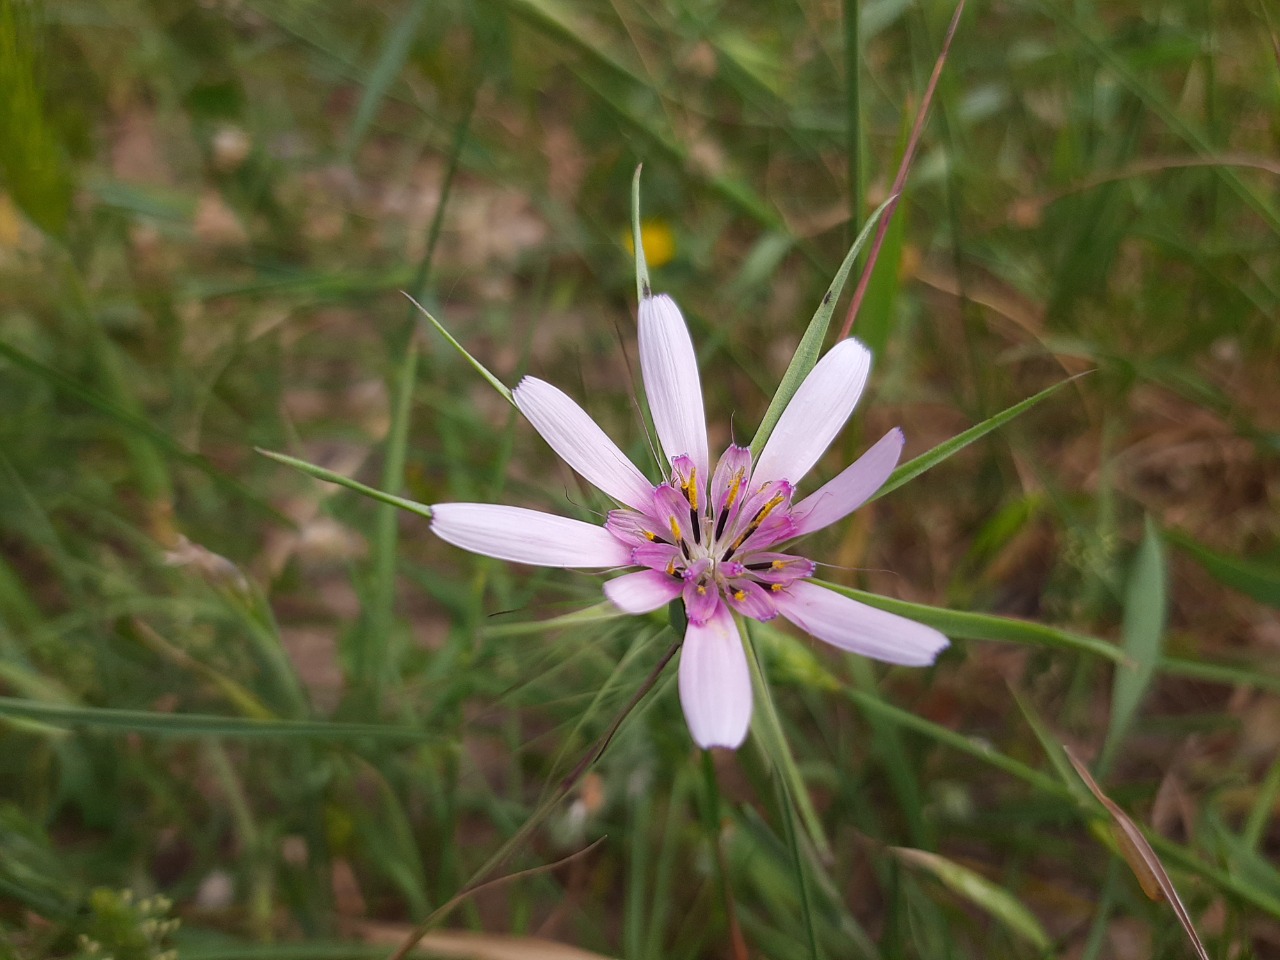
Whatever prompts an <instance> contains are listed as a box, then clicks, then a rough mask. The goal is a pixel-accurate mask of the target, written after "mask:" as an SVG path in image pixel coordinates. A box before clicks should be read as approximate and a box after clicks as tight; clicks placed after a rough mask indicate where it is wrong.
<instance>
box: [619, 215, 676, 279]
mask: <svg viewBox="0 0 1280 960" xmlns="http://www.w3.org/2000/svg"><path fill="white" fill-rule="evenodd" d="M623 243H625V244H626V247H627V252H628V253H630V254H631V255H632V256H635V252H636V247H635V244H634V243H633V242H632V240H631V234H629V233H628V234H627V235H626V237H624V238H623ZM640 243H641V245H642V246H643V247H644V258H645V261H646V262H647V263H648V264H649V266H650V267H651V268H652V267H660V266H662V265H663V264H664V263H670V262H671V261H672V259H673V258H674V257H675V255H676V235H675V231H673V230H672V229H671V227H670V226H669V225H668V224H667V222H666V221H665V220H645V221H644V222H643V223H641V224H640Z"/></svg>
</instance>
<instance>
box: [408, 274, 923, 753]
mask: <svg viewBox="0 0 1280 960" xmlns="http://www.w3.org/2000/svg"><path fill="white" fill-rule="evenodd" d="M640 364H641V372H642V375H643V379H644V388H645V393H646V394H647V396H648V400H649V408H650V410H651V411H652V413H653V421H654V425H655V427H656V428H657V432H658V440H659V442H660V443H661V445H662V451H663V457H664V459H665V461H666V463H667V464H668V465H669V467H670V473H669V475H668V477H667V478H666V479H665V480H664V481H663V482H661V483H659V484H658V485H657V486H655V485H654V484H652V483H651V482H650V481H649V480H648V478H646V477H645V476H644V474H642V473H641V472H640V471H639V470H638V469H637V468H636V466H635V465H634V464H633V463H632V462H631V461H630V460H629V459H628V458H627V456H626V455H625V454H624V453H623V452H622V451H621V450H619V449H618V447H617V445H616V444H614V442H613V441H612V440H610V439H609V437H608V436H606V435H605V433H604V431H603V430H601V429H600V427H599V426H598V425H597V424H596V423H595V421H593V420H592V419H591V418H590V417H589V416H588V415H587V414H586V412H585V411H584V410H583V409H582V408H581V407H579V406H578V405H577V404H576V403H574V402H573V400H571V399H569V397H568V396H566V395H565V394H564V393H563V392H561V391H560V390H558V389H556V388H555V387H553V386H552V385H551V384H549V383H546V382H544V381H542V380H538V379H536V378H534V377H526V378H525V379H524V380H522V381H521V382H520V385H519V386H518V387H516V389H515V391H514V398H515V403H516V406H517V407H519V408H520V411H521V412H522V413H523V414H524V415H525V416H526V417H527V418H528V419H529V422H530V423H532V424H533V426H534V428H535V429H536V430H537V431H538V432H539V433H540V434H541V435H542V437H543V439H545V440H546V441H547V443H549V444H550V445H551V448H552V449H553V450H555V451H556V453H558V454H559V455H560V456H561V458H563V459H564V461H565V462H566V463H567V464H569V466H571V467H572V468H573V469H574V470H576V471H577V472H578V473H579V474H581V476H582V477H583V478H584V479H586V480H588V481H589V482H591V483H592V484H594V485H595V486H596V487H598V488H599V489H600V490H602V491H603V492H604V493H606V494H607V495H608V496H609V497H611V498H612V499H613V500H614V501H616V502H617V503H618V504H620V506H619V507H618V509H616V510H613V511H612V512H611V513H610V514H609V517H608V520H606V522H605V524H604V526H596V525H595V524H590V523H584V522H582V521H580V520H570V519H568V518H565V517H558V516H554V515H552V514H546V513H541V512H539V511H536V510H526V509H523V508H521V507H507V506H497V505H492V504H483V503H441V504H436V505H434V506H433V507H432V508H431V510H432V520H431V528H432V529H433V530H434V531H435V533H436V535H437V536H439V537H440V538H441V539H442V540H446V541H448V542H449V543H452V544H454V545H456V546H459V547H462V548H463V549H465V550H471V551H473V552H475V553H482V554H485V555H487V556H491V557H498V558H499V559H502V560H511V561H514V562H517V563H530V564H537V565H540V566H551V567H580V568H581V567H585V568H592V567H594V568H603V569H611V568H623V567H639V568H640V569H639V570H636V571H634V572H631V573H625V574H623V575H622V576H620V577H616V578H614V579H612V580H609V581H608V582H607V583H605V585H604V592H605V596H607V597H608V598H609V600H610V601H612V602H613V603H614V605H615V606H617V607H618V608H619V609H621V610H623V611H625V612H627V613H634V614H642V613H648V612H650V611H653V610H657V609H659V608H661V607H663V606H665V605H666V604H668V603H670V602H671V601H672V600H675V599H676V598H677V597H679V598H681V599H682V600H683V602H684V607H685V613H686V614H687V616H688V621H689V625H688V628H687V630H686V633H685V638H684V646H683V649H682V652H681V656H680V668H679V670H680V673H679V687H680V702H681V704H682V705H683V707H684V714H685V718H686V720H687V721H688V723H689V730H690V732H691V733H692V734H693V739H694V740H695V741H697V743H698V744H699V745H700V746H702V747H729V748H736V747H738V746H739V745H741V743H742V741H743V740H744V739H745V738H746V735H747V729H748V727H749V726H750V723H751V700H752V695H751V677H750V673H749V671H748V668H747V658H746V653H745V651H744V649H743V646H742V638H741V636H740V635H739V632H738V625H737V622H736V621H735V619H734V614H740V615H741V616H744V617H751V618H752V619H755V620H772V619H773V618H774V617H777V616H778V615H781V616H783V617H784V618H786V619H787V620H790V621H791V622H792V623H794V624H796V625H797V626H799V627H800V628H801V629H803V630H805V631H807V632H808V633H810V634H812V635H813V636H815V637H817V638H818V639H819V640H824V641H826V642H827V643H830V644H832V645H833V646H836V647H839V648H840V649H842V650H848V651H851V652H853V653H859V654H862V655H863V656H867V657H872V658H874V659H876V660H884V661H887V662H889V663H898V664H905V665H909V666H924V665H926V664H930V663H932V662H933V661H934V659H935V658H936V657H937V655H938V653H939V652H940V651H941V650H942V649H943V648H945V647H946V646H947V639H946V637H944V636H943V635H942V634H941V633H939V632H938V631H936V630H934V629H933V628H932V627H926V626H924V625H922V624H919V623H916V622H914V621H912V620H907V619H904V618H902V617H899V616H895V615H894V614H891V613H886V612H884V611H883V610H878V609H876V608H874V607H869V606H867V605H865V604H862V603H858V602H857V601H856V600H852V599H850V598H848V597H845V596H842V595H841V594H838V593H835V592H834V591H831V590H828V589H826V588H824V587H822V586H820V585H818V584H816V583H813V582H811V581H810V580H809V578H810V577H811V576H812V575H813V573H814V570H815V568H816V564H815V563H814V562H813V561H812V560H809V559H807V558H806V557H803V556H800V555H798V554H795V553H792V552H791V551H790V549H789V545H790V543H791V541H794V540H796V539H798V538H799V537H803V536H804V535H806V534H809V533H813V532H814V531H815V530H820V529H822V528H823V527H826V526H828V525H829V524H832V523H835V522H836V521H837V520H840V519H842V518H844V517H846V516H848V515H849V514H850V513H852V512H853V511H854V510H856V509H857V508H858V507H859V506H861V505H862V504H863V503H865V502H866V501H867V499H868V498H869V497H870V496H871V495H872V494H874V493H875V492H876V490H878V489H879V488H880V486H881V485H882V484H883V483H884V481H885V480H886V479H887V478H888V477H889V474H890V473H892V472H893V469H894V467H895V466H896V465H897V463H898V457H899V455H900V454H901V453H902V446H903V436H902V431H901V430H898V429H894V430H890V431H889V432H888V433H887V434H885V436H884V437H882V438H881V439H880V440H879V442H877V443H876V444H875V445H874V446H873V447H872V448H871V449H870V450H868V451H867V452H866V453H864V454H863V455H862V456H861V457H859V458H858V460H857V461H855V462H854V463H853V464H852V465H851V466H850V467H848V468H847V469H845V470H844V472H842V473H841V474H840V475H839V476H837V477H835V478H834V479H833V480H831V481H830V482H828V483H826V484H825V485H823V486H822V487H820V488H819V489H818V490H817V491H815V492H814V493H811V494H810V495H809V496H807V497H805V498H803V499H802V500H800V501H799V502H795V492H796V487H797V485H798V484H799V483H800V481H801V480H803V479H804V477H805V475H806V474H807V473H808V472H809V469H810V468H811V467H812V466H813V465H814V464H815V463H816V462H817V461H818V458H819V457H821V456H822V454H823V453H824V452H825V451H826V449H827V447H828V446H829V445H830V443H831V441H832V440H833V439H835V436H836V434H837V433H839V432H840V430H841V428H843V426H844V424H845V421H846V420H848V418H849V415H850V414H851V413H852V412H853V408H854V406H855V405H856V404H857V402H858V398H859V396H861V394H862V390H863V387H864V386H865V385H866V382H867V375H868V373H869V372H870V369H871V354H870V352H869V351H868V350H867V349H866V347H864V346H863V345H862V344H861V343H859V342H858V341H857V340H852V339H850V340H845V341H843V342H841V343H838V344H836V345H835V347H833V348H832V349H831V350H830V351H829V352H828V353H827V354H826V355H825V356H824V357H823V358H822V359H821V360H820V361H819V362H818V364H817V366H815V367H814V368H813V370H812V372H810V374H809V375H808V376H807V377H806V378H805V380H804V382H803V383H802V384H801V385H800V388H799V389H798V390H797V391H796V393H795V396H793V397H792V399H791V402H790V403H789V404H788V405H787V408H786V410H785V411H783V414H782V416H781V418H780V419H779V420H778V423H777V426H776V427H775V428H774V430H773V433H772V434H771V435H770V437H769V440H768V442H767V443H766V444H765V446H764V449H763V450H762V451H761V453H760V458H759V460H758V461H757V462H754V463H753V462H752V457H751V452H750V450H748V449H747V448H745V447H740V446H737V445H736V444H735V445H732V446H730V447H729V449H728V450H726V451H725V452H724V453H723V454H721V455H720V459H719V460H718V461H717V462H716V465H715V469H714V471H713V470H712V467H711V460H710V457H709V455H708V452H707V429H706V420H705V418H704V415H703V408H702V390H701V383H700V380H699V376H698V366H697V360H696V358H695V355H694V352H693V343H692V341H691V340H690V339H689V331H688V328H687V327H686V326H685V322H684V318H683V317H682V316H681V315H680V310H679V308H678V307H676V305H675V302H674V301H673V300H672V299H671V298H670V297H668V296H665V295H660V296H656V297H646V298H645V299H644V300H643V301H641V303H640Z"/></svg>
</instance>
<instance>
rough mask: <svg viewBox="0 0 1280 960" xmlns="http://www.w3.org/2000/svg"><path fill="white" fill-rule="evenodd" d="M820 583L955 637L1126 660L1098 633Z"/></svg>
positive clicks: (1121, 653) (1116, 660) (1112, 659)
mask: <svg viewBox="0 0 1280 960" xmlns="http://www.w3.org/2000/svg"><path fill="white" fill-rule="evenodd" d="M817 582H819V583H822V585H823V586H824V587H827V588H828V589H830V590H834V591H836V592H837V593H842V594H844V595H845V596H846V597H852V598H853V599H854V600H860V601H862V602H863V603H865V604H868V605H870V606H873V607H879V608H880V609H881V610H888V611H889V612H890V613H896V614H899V615H901V616H904V617H909V618H910V619H912V620H918V621H919V622H920V623H924V624H928V625H929V626H931V627H934V628H935V629H938V630H941V631H942V632H943V633H945V634H946V635H947V636H949V637H952V638H954V639H957V640H997V641H1000V642H1003V643H1025V644H1030V645H1032V646H1037V647H1050V648H1055V649H1059V650H1075V651H1077V652H1079V653H1089V654H1092V655H1093V656H1096V657H1102V658H1103V659H1104V660H1110V661H1112V662H1113V663H1123V662H1125V655H1124V652H1123V651H1121V650H1120V649H1119V648H1118V647H1116V646H1114V645H1113V644H1110V643H1107V642H1106V641H1105V640H1099V639H1098V638H1097V637H1090V636H1087V635H1086V634H1083V633H1072V632H1071V631H1069V630H1059V629H1058V628H1057V627H1048V626H1045V625H1044V624H1041V623H1034V622H1032V621H1030V620H1015V619H1014V618H1012V617H998V616H995V615H994V614H989V613H972V612H970V611H966V610H948V609H946V608H945V607H931V606H929V605H927V604H923V603H911V602H909V601H907V600H894V599H892V598H890V597H881V596H878V595H876V594H874V593H867V592H866V591H864V590H855V589H853V588H852V587H844V586H841V585H839V584H836V583H827V582H824V581H817Z"/></svg>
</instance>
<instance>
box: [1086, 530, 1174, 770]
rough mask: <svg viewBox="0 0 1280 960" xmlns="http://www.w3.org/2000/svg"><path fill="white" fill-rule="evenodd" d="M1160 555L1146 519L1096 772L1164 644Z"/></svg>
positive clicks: (1105, 763)
mask: <svg viewBox="0 0 1280 960" xmlns="http://www.w3.org/2000/svg"><path fill="white" fill-rule="evenodd" d="M1167 579H1168V575H1167V573H1166V571H1165V560H1164V550H1163V548H1162V546H1161V543H1160V533H1159V531H1158V530H1156V527H1155V524H1154V523H1152V522H1151V519H1150V518H1149V517H1148V518H1147V525H1146V534H1145V535H1144V536H1143V538H1142V545H1141V546H1140V547H1139V548H1138V556H1137V558H1136V559H1135V560H1134V563H1133V569H1132V571H1131V572H1130V574H1129V583H1128V587H1127V590H1126V592H1125V603H1124V626H1123V635H1124V652H1125V654H1126V656H1128V658H1129V661H1130V662H1129V663H1128V664H1118V665H1117V666H1116V670H1115V679H1114V683H1113V685H1112V692H1111V722H1110V724H1109V725H1108V727H1107V738H1106V741H1105V742H1104V744H1103V747H1102V757H1101V759H1100V760H1099V761H1098V770H1099V772H1103V771H1106V770H1108V769H1110V767H1111V763H1112V761H1113V760H1114V759H1115V755H1116V750H1117V749H1118V748H1119V746H1120V744H1121V743H1123V742H1124V737H1125V734H1126V733H1128V730H1129V727H1130V725H1131V724H1132V723H1133V717H1134V715H1135V714H1136V713H1137V710H1138V704H1139V703H1140V702H1141V701H1142V696H1143V694H1144V693H1146V691H1147V687H1148V686H1149V685H1150V684H1151V678H1152V677H1153V676H1154V675H1155V671H1156V664H1157V661H1158V660H1159V658H1160V654H1161V652H1162V651H1161V648H1162V646H1163V644H1164V625H1165V617H1166V613H1167V611H1166V607H1167V604H1166V596H1165V594H1166V590H1165V583H1166V581H1167Z"/></svg>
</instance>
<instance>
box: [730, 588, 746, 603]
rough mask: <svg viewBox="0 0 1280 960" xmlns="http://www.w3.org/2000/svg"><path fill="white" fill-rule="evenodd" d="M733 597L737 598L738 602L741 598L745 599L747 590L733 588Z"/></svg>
mask: <svg viewBox="0 0 1280 960" xmlns="http://www.w3.org/2000/svg"><path fill="white" fill-rule="evenodd" d="M733 599H735V600H737V601H738V602H739V603H741V602H742V601H743V600H745V599H747V591H745V590H735V591H733Z"/></svg>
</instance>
